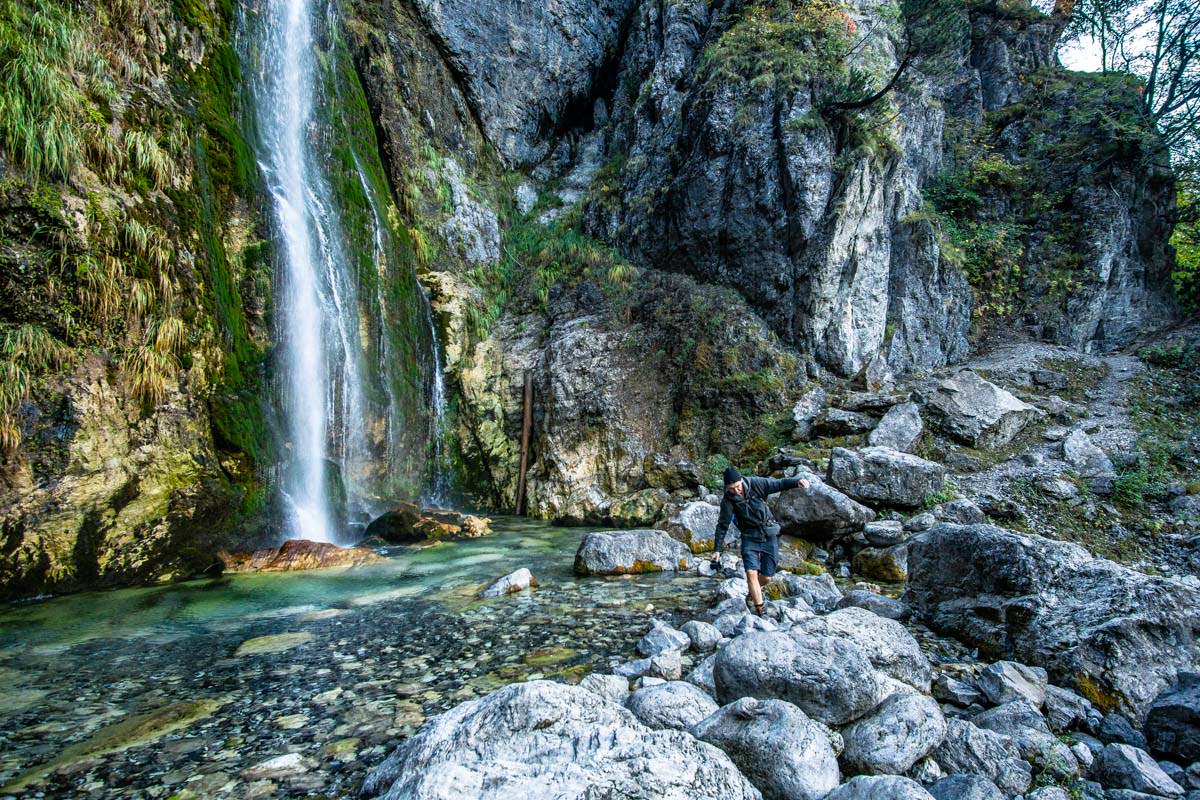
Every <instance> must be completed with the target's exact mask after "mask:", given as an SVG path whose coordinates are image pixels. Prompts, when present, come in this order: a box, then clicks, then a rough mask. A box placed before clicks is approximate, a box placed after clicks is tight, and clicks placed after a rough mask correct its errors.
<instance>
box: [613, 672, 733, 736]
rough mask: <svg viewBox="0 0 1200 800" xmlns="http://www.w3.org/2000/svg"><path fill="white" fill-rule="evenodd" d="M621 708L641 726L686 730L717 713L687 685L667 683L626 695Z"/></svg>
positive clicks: (706, 698)
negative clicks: (639, 722)
mask: <svg viewBox="0 0 1200 800" xmlns="http://www.w3.org/2000/svg"><path fill="white" fill-rule="evenodd" d="M625 706H626V708H628V709H629V710H630V711H632V712H633V715H634V716H635V717H637V718H638V719H639V720H641V722H642V724H643V725H647V726H649V727H651V728H654V729H659V728H675V729H676V730H681V731H686V730H688V729H689V728H691V727H692V726H693V725H695V724H696V723H697V722H699V721H700V720H702V719H704V718H706V717H707V716H708V715H710V714H712V713H713V712H714V711H716V710H717V708H718V706H717V704H716V703H715V702H713V699H712V698H711V697H709V696H708V695H707V694H706V693H705V692H703V691H702V690H701V689H699V688H698V687H696V686H695V685H693V684H691V683H686V682H684V681H668V682H666V683H660V684H658V685H657V686H646V687H644V688H641V689H638V690H637V691H636V692H633V693H632V694H630V695H629V697H628V699H627V700H626V701H625Z"/></svg>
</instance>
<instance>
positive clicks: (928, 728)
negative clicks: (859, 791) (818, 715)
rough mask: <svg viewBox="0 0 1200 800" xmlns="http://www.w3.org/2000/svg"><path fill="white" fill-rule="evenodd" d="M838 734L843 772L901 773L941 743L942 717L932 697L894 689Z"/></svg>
mask: <svg viewBox="0 0 1200 800" xmlns="http://www.w3.org/2000/svg"><path fill="white" fill-rule="evenodd" d="M841 734H842V739H843V740H844V742H845V748H844V749H843V750H842V757H841V761H842V765H843V766H844V767H845V768H846V771H847V772H849V773H851V774H854V773H862V774H869V775H902V774H904V773H906V772H908V771H909V770H910V769H912V766H913V765H914V764H916V763H917V762H918V761H919V760H921V759H922V758H924V757H925V756H926V755H928V754H929V752H930V751H931V750H933V748H935V747H937V746H938V745H939V744H941V743H942V738H943V737H944V736H945V735H946V719H945V717H944V716H942V710H941V708H939V707H938V704H937V701H936V700H934V699H933V698H932V697H927V696H926V695H923V694H918V693H917V692H897V693H896V694H893V695H892V696H891V697H889V698H888V699H886V700H884V701H883V702H882V703H880V704H879V706H878V707H877V708H875V709H874V710H873V711H872V712H871V713H870V714H868V715H867V716H865V717H863V718H862V719H859V720H856V721H854V722H852V723H850V724H849V725H847V726H846V727H845V728H842V730H841Z"/></svg>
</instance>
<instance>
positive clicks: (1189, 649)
mask: <svg viewBox="0 0 1200 800" xmlns="http://www.w3.org/2000/svg"><path fill="white" fill-rule="evenodd" d="M908 546H909V556H908V568H909V575H908V591H907V593H906V594H905V601H906V602H907V603H908V604H909V606H910V607H911V608H912V609H913V613H914V614H916V615H917V616H918V617H919V618H920V619H922V621H924V622H925V623H926V624H927V625H929V626H930V627H931V628H933V629H934V630H937V631H940V632H942V633H946V634H949V635H951V636H955V637H956V638H959V639H961V640H963V641H965V642H967V643H968V644H971V645H973V646H978V647H981V648H983V649H984V650H985V651H986V652H989V653H994V654H1001V653H1004V654H1006V655H1010V656H1012V657H1014V658H1017V659H1020V660H1021V661H1023V662H1026V663H1030V664H1035V665H1037V666H1041V667H1043V668H1045V669H1047V670H1048V671H1049V673H1050V675H1051V676H1052V677H1054V678H1055V680H1056V681H1058V682H1060V683H1063V684H1065V685H1070V686H1073V687H1074V688H1076V689H1078V690H1079V691H1080V693H1081V694H1083V695H1084V696H1085V697H1087V698H1088V699H1089V700H1092V701H1093V702H1095V703H1097V704H1098V705H1100V706H1101V707H1102V708H1105V709H1107V710H1113V709H1119V710H1122V711H1125V712H1127V713H1129V714H1130V715H1131V716H1133V717H1134V718H1141V716H1142V715H1143V714H1144V713H1145V711H1146V710H1148V708H1149V706H1150V704H1151V703H1152V702H1153V700H1154V698H1155V697H1157V696H1158V694H1159V693H1160V692H1161V691H1162V690H1163V689H1164V688H1166V687H1167V686H1169V685H1170V684H1171V683H1172V682H1173V681H1174V678H1175V675H1176V674H1177V673H1178V672H1180V671H1181V670H1191V671H1195V670H1197V669H1200V644H1198V634H1200V589H1197V588H1196V587H1195V586H1192V585H1191V584H1189V583H1186V582H1184V581H1182V580H1178V579H1174V578H1162V577H1153V576H1148V575H1145V574H1143V573H1140V572H1137V571H1135V570H1132V569H1129V568H1127V567H1123V566H1120V565H1118V564H1114V563H1113V562H1111V561H1106V560H1104V559H1100V558H1095V557H1093V556H1092V555H1091V554H1090V553H1088V552H1087V551H1086V550H1084V549H1083V548H1082V547H1080V546H1078V545H1075V544H1070V543H1068V542H1058V541H1052V540H1049V539H1044V538H1042V537H1040V536H1025V535H1022V534H1017V533H1014V532H1012V531H1007V530H1004V529H1003V528H998V527H995V526H992V525H947V524H941V525H937V526H935V527H933V528H932V529H930V530H929V531H926V532H925V533H923V534H920V535H918V536H916V537H914V538H913V539H912V540H910V541H909V543H908Z"/></svg>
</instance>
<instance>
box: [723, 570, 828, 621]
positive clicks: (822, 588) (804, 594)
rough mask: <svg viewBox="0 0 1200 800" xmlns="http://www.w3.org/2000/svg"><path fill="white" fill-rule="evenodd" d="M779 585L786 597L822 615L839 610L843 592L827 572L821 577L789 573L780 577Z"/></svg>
mask: <svg viewBox="0 0 1200 800" xmlns="http://www.w3.org/2000/svg"><path fill="white" fill-rule="evenodd" d="M778 583H779V585H780V586H782V587H783V593H784V594H785V595H786V596H788V597H794V598H799V599H800V600H803V601H804V602H805V603H806V604H807V605H808V606H809V607H810V608H812V609H813V610H814V611H816V612H818V613H821V614H823V613H825V612H827V611H832V610H833V609H835V608H837V605H838V603H839V602H840V601H841V599H842V590H841V589H839V588H838V587H837V584H836V583H834V582H833V578H832V577H830V576H829V573H827V572H822V573H821V574H820V575H796V574H793V573H790V572H787V573H783V574H781V575H780V576H779V577H778ZM743 596H744V595H743Z"/></svg>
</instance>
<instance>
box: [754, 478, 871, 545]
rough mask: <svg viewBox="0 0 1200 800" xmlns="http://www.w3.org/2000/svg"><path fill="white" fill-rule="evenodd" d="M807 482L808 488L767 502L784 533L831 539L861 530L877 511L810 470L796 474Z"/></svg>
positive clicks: (789, 492) (796, 490)
mask: <svg viewBox="0 0 1200 800" xmlns="http://www.w3.org/2000/svg"><path fill="white" fill-rule="evenodd" d="M796 477H798V478H803V479H805V480H807V481H808V483H809V486H808V488H807V489H801V488H796V489H788V490H787V491H786V492H780V493H779V494H777V495H775V496H774V497H772V498H771V499H770V500H769V501H768V502H769V504H770V506H771V511H772V512H773V513H774V514H775V519H776V520H777V521H778V522H779V526H780V531H781V532H782V533H789V534H795V535H797V536H805V535H808V536H810V537H812V538H817V539H829V538H831V537H834V536H837V535H838V534H842V533H849V532H853V531H857V530H861V529H862V527H863V525H864V524H866V523H868V522H871V521H872V520H874V519H875V512H874V511H872V510H871V509H869V508H867V507H866V506H864V505H862V504H861V503H858V502H857V501H855V500H852V499H850V498H849V497H847V496H846V495H845V494H843V493H842V492H840V491H838V490H837V489H835V488H833V487H832V486H829V485H828V484H827V483H825V481H823V480H821V479H820V478H818V477H817V476H816V475H814V474H813V473H811V472H805V471H801V472H800V473H798V474H797V475H796Z"/></svg>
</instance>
